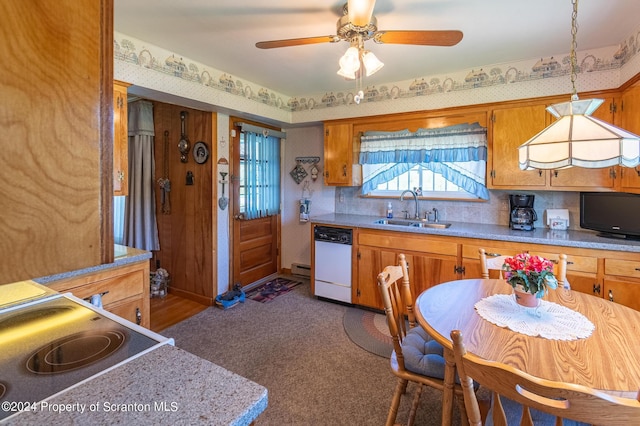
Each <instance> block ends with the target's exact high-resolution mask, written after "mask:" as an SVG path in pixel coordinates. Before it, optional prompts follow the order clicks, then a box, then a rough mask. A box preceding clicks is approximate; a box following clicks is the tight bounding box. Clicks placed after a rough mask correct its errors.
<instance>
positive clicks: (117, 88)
mask: <svg viewBox="0 0 640 426" xmlns="http://www.w3.org/2000/svg"><path fill="white" fill-rule="evenodd" d="M129 86H130V85H129V84H127V83H123V82H121V81H114V82H113V195H128V194H129V126H128V120H129V117H128V109H127V87H129Z"/></svg>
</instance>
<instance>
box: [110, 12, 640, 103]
mask: <svg viewBox="0 0 640 426" xmlns="http://www.w3.org/2000/svg"><path fill="white" fill-rule="evenodd" d="M344 3H346V0H276V1H266V0H115V30H116V31H118V32H120V33H123V34H125V35H129V36H131V37H134V38H137V39H139V40H141V41H146V42H149V43H151V44H153V45H156V46H159V47H162V48H164V49H166V50H169V51H172V52H174V53H175V54H176V55H179V56H181V57H184V58H188V59H190V60H192V61H195V62H200V63H202V64H205V65H208V66H210V67H212V68H216V69H218V70H221V71H223V72H226V73H229V74H231V75H232V76H234V77H237V78H241V79H244V80H248V81H251V82H253V83H256V84H258V85H260V86H263V87H265V88H267V89H270V90H273V91H276V92H279V93H282V94H284V95H287V96H301V95H305V94H312V93H322V92H328V91H340V90H350V89H352V88H353V85H354V83H353V81H346V80H344V79H343V78H342V77H340V76H338V75H337V74H336V71H337V70H338V59H339V58H340V56H341V55H342V54H343V53H344V51H345V50H346V49H347V47H349V46H348V44H347V43H346V42H340V43H323V44H312V45H305V46H296V47H284V48H278V49H267V50H263V49H258V48H256V47H255V43H256V42H258V41H265V40H278V39H288V38H298V37H312V36H326V35H334V34H335V33H336V21H337V20H338V18H339V16H340V13H341V9H342V6H343V4H344ZM571 14H572V5H571V1H570V0H378V1H377V3H376V7H375V9H374V15H375V16H376V17H377V19H378V29H379V30H452V29H455V30H461V31H462V32H463V33H464V37H463V39H462V41H461V42H460V43H459V44H458V45H456V46H453V47H432V46H405V45H397V44H396V45H378V44H375V43H374V42H373V41H368V42H367V43H366V48H367V49H369V50H371V51H373V52H374V53H375V54H376V56H378V58H380V60H382V61H383V62H384V63H385V66H384V68H383V69H382V70H381V71H379V72H378V73H377V74H375V75H373V76H371V77H367V78H366V81H365V84H367V85H380V84H383V83H392V82H398V81H404V80H411V79H413V78H418V77H427V76H437V75H442V74H446V73H449V72H454V71H467V70H468V71H470V70H472V69H478V68H480V67H483V66H488V65H493V64H501V63H505V62H506V63H512V62H515V61H518V60H526V59H534V58H542V57H549V56H553V55H560V54H564V55H566V54H567V53H569V51H570V44H571ZM639 17H640V1H638V0H580V3H579V10H578V25H579V30H578V37H577V41H578V51H585V50H589V49H595V48H599V47H607V46H617V45H619V44H620V43H621V42H623V41H624V40H625V39H626V38H627V37H629V36H631V35H632V34H633V33H634V31H636V30H637V29H638V26H639V25H640V20H639V19H638V18H639Z"/></svg>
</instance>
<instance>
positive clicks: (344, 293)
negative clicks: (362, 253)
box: [313, 225, 353, 303]
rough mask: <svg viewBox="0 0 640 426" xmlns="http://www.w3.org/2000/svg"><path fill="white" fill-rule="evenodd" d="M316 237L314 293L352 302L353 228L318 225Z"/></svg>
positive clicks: (314, 231)
mask: <svg viewBox="0 0 640 426" xmlns="http://www.w3.org/2000/svg"><path fill="white" fill-rule="evenodd" d="M313 237H314V244H315V245H314V251H315V259H314V261H315V262H314V267H315V270H314V272H315V274H314V276H315V281H314V284H315V285H314V287H315V291H314V294H315V295H316V296H319V297H324V298H327V299H331V300H338V301H340V302H346V303H351V247H352V241H353V240H352V231H351V229H345V228H333V227H330V226H319V225H316V226H315V228H314V230H313Z"/></svg>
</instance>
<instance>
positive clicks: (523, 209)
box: [509, 194, 538, 231]
mask: <svg viewBox="0 0 640 426" xmlns="http://www.w3.org/2000/svg"><path fill="white" fill-rule="evenodd" d="M534 198H535V196H534V195H521V194H511V195H509V208H510V212H511V213H510V214H509V226H510V227H511V229H518V230H521V231H533V222H535V221H536V220H537V219H538V215H536V211H535V210H534V209H533V200H534Z"/></svg>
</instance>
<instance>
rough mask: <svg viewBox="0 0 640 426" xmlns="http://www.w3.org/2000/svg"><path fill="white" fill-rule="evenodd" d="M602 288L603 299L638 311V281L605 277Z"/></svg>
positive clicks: (639, 299) (639, 309) (639, 307)
mask: <svg viewBox="0 0 640 426" xmlns="http://www.w3.org/2000/svg"><path fill="white" fill-rule="evenodd" d="M603 290H604V291H603V295H602V297H604V298H605V299H607V300H610V301H612V302H616V303H620V304H621V305H625V306H628V307H630V308H632V309H635V310H638V311H640V282H636V281H631V280H629V281H625V280H624V279H609V278H605V279H604V286H603Z"/></svg>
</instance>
